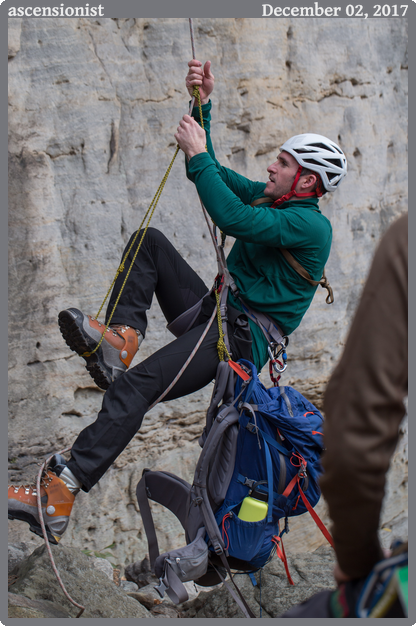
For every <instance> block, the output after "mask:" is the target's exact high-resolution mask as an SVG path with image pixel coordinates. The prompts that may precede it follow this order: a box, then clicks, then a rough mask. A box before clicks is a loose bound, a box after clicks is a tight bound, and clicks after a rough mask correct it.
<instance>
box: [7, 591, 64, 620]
mask: <svg viewBox="0 0 416 626" xmlns="http://www.w3.org/2000/svg"><path fill="white" fill-rule="evenodd" d="M8 607H9V609H8V617H20V618H26V619H27V618H32V619H36V618H37V619H39V618H50V617H55V618H56V617H61V618H62V617H65V618H68V617H71V616H70V615H69V614H68V613H65V612H64V611H62V610H61V609H60V608H59V606H57V605H56V604H54V603H53V602H49V601H48V600H30V599H29V598H26V597H25V596H20V595H18V594H16V593H10V592H9V594H8Z"/></svg>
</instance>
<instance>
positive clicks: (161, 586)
mask: <svg viewBox="0 0 416 626" xmlns="http://www.w3.org/2000/svg"><path fill="white" fill-rule="evenodd" d="M155 589H156V591H157V592H158V594H159V595H160V597H161V598H163V597H164V595H165V591H166V589H169V587H168V586H166V585H165V583H164V582H163V580H162V578H159V584H158V585H157V586H156V587H155Z"/></svg>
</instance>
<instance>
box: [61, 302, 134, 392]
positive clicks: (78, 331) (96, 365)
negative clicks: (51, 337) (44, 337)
mask: <svg viewBox="0 0 416 626" xmlns="http://www.w3.org/2000/svg"><path fill="white" fill-rule="evenodd" d="M58 321H59V328H60V330H61V333H62V336H63V338H64V339H65V341H66V343H67V345H68V346H69V347H70V348H71V350H73V351H74V352H76V353H77V354H79V355H80V356H82V357H83V358H84V359H85V361H86V366H85V367H86V368H87V370H88V372H89V374H90V376H91V377H92V378H93V379H94V381H95V384H96V385H98V387H100V388H101V389H108V387H109V386H110V384H111V383H112V382H113V380H115V379H116V378H117V377H118V376H120V374H123V372H125V371H126V370H127V368H128V367H129V366H130V364H131V362H132V360H133V357H134V355H135V354H136V352H137V350H138V349H139V346H140V344H141V342H142V341H143V335H142V334H141V333H140V331H138V330H136V329H134V328H131V326H122V325H119V324H117V325H116V324H114V325H111V326H110V328H107V332H106V333H105V336H104V339H103V341H102V342H101V345H100V347H99V348H98V350H97V351H96V352H94V353H93V354H91V355H89V356H87V355H86V353H90V352H91V351H92V350H94V348H96V347H97V344H98V343H99V341H100V339H101V337H102V335H103V333H104V331H105V325H104V324H101V323H100V322H98V321H97V320H95V319H93V318H92V317H91V316H90V315H85V314H84V313H82V312H81V311H79V310H78V309H66V310H65V311H61V312H60V313H59V316H58Z"/></svg>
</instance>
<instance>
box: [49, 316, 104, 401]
mask: <svg viewBox="0 0 416 626" xmlns="http://www.w3.org/2000/svg"><path fill="white" fill-rule="evenodd" d="M74 316H75V317H74ZM77 317H78V316H77V313H75V312H73V311H71V310H66V311H61V312H60V313H59V315H58V324H59V329H60V331H61V334H62V337H63V338H64V340H65V343H66V345H67V346H68V347H69V348H71V350H73V352H76V353H77V354H79V356H82V358H83V359H84V360H85V362H86V366H85V367H86V369H87V370H88V373H89V374H90V376H91V378H92V379H93V380H94V382H95V384H96V385H97V386H98V387H99V388H100V389H104V390H106V389H108V388H109V386H110V384H111V382H112V379H111V377H110V376H109V375H108V373H107V372H106V371H105V369H104V367H103V364H102V362H101V359H100V354H101V353H102V351H101V348H98V350H97V352H94V354H91V356H84V354H85V352H90V351H91V350H94V348H95V347H96V345H97V344H96V342H95V341H93V340H92V339H90V338H89V337H88V336H86V335H85V333H84V332H83V330H82V320H79V323H77V321H76V320H77Z"/></svg>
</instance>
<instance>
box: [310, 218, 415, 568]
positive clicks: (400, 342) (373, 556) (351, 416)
mask: <svg viewBox="0 0 416 626" xmlns="http://www.w3.org/2000/svg"><path fill="white" fill-rule="evenodd" d="M407 272H408V261H407V215H405V216H403V217H401V218H399V220H397V221H396V222H395V223H394V224H393V226H392V227H391V228H390V229H389V230H388V232H387V234H386V235H385V236H384V238H383V239H382V242H381V244H380V246H379V248H378V250H377V252H376V254H375V257H374V260H373V263H372V266H371V270H370V273H369V276H368V280H367V282H366V285H365V287H364V290H363V294H362V297H361V301H360V304H359V306H358V308H357V311H356V315H355V317H354V320H353V323H352V325H351V329H350V332H349V335H348V339H347V342H346V345H345V350H344V353H343V355H342V358H341V360H340V362H339V364H338V366H337V367H336V369H335V371H334V373H333V375H332V376H331V379H330V381H329V384H328V386H327V389H326V393H325V398H324V412H325V418H326V419H325V429H324V436H325V444H326V452H325V453H324V456H323V461H322V464H323V468H324V474H323V476H322V478H321V487H322V493H323V495H324V497H325V499H326V501H327V502H328V506H329V513H330V517H331V519H332V521H333V526H332V534H333V538H334V543H335V551H336V555H337V559H338V563H339V565H340V567H341V569H342V571H343V572H344V573H345V574H347V575H349V576H351V577H352V578H360V577H363V576H365V575H367V574H368V573H369V572H370V570H371V569H372V567H373V566H374V565H375V563H376V562H377V561H378V560H380V558H382V551H381V547H380V543H379V539H378V527H379V520H380V511H381V506H382V501H383V496H384V488H385V482H386V473H387V470H388V468H389V463H390V460H391V457H392V455H393V453H394V449H395V446H396V444H397V441H398V437H399V425H400V422H401V420H402V418H403V416H404V415H405V406H404V402H403V401H404V398H405V396H406V395H407V382H408V366H407V342H408V335H407V304H408V286H407Z"/></svg>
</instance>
